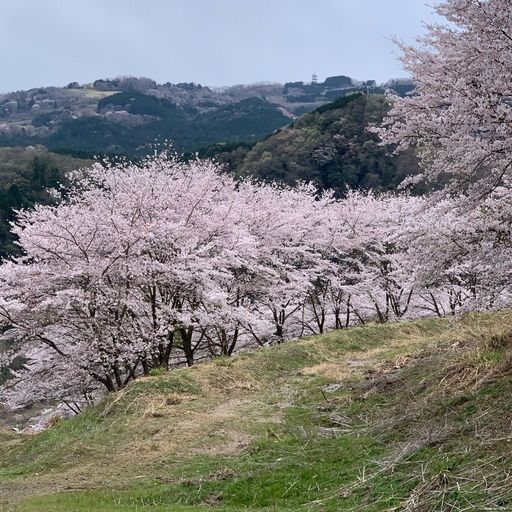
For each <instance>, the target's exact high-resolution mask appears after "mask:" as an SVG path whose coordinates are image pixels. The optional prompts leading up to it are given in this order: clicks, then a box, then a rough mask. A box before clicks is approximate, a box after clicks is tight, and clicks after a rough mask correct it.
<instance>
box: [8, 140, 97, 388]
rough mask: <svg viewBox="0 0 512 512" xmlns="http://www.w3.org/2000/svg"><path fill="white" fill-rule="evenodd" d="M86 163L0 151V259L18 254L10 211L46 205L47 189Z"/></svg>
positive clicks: (34, 151)
mask: <svg viewBox="0 0 512 512" xmlns="http://www.w3.org/2000/svg"><path fill="white" fill-rule="evenodd" d="M90 163H91V161H90V160H82V159H78V158H74V157H71V156H67V155H59V154H56V153H51V152H49V151H47V150H46V149H45V148H44V147H42V146H36V147H29V148H0V258H2V257H5V256H8V255H12V254H17V253H18V248H17V247H16V246H15V245H14V240H15V237H14V235H13V234H12V233H11V232H10V224H9V223H10V222H11V221H12V220H14V218H15V213H14V210H18V209H21V208H29V207H32V206H33V205H34V204H35V203H41V204H47V203H48V202H49V201H50V196H49V194H48V192H47V189H48V188H51V187H57V186H58V185H59V183H62V182H63V180H64V175H65V174H66V173H67V172H69V171H72V170H75V169H79V168H82V167H86V166H88V165H90ZM0 380H1V377H0Z"/></svg>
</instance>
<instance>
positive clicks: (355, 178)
mask: <svg viewBox="0 0 512 512" xmlns="http://www.w3.org/2000/svg"><path fill="white" fill-rule="evenodd" d="M388 109H389V104H388V102H387V100H386V97H385V96H384V95H369V96H367V95H362V94H353V95H350V96H345V97H342V98H339V99H337V100H336V101H334V102H332V103H329V104H327V105H323V106H322V107H320V108H318V109H317V110H315V111H314V112H311V113H309V114H305V115H303V116H301V117H300V118H299V119H297V120H296V121H295V122H294V123H292V124H290V126H287V127H285V128H282V129H281V130H279V131H277V133H275V134H272V135H270V136H268V137H267V138H266V139H264V140H263V141H261V142H258V143H257V144H255V145H254V146H252V147H251V146H247V145H245V146H238V147H235V148H233V147H229V146H228V147H227V148H225V149H224V150H223V148H222V146H215V147H213V148H211V149H210V151H209V152H205V153H204V156H215V157H216V158H217V159H218V160H220V161H221V162H223V163H225V164H226V165H227V167H228V168H229V169H230V170H231V171H233V172H235V173H237V174H238V175H240V176H244V177H245V176H254V177H256V178H259V179H262V180H267V181H271V180H278V181H281V182H285V183H288V184H289V185H293V184H295V183H297V182H298V181H306V182H309V181H313V182H315V183H316V184H317V185H318V186H319V187H320V188H322V189H326V188H329V189H334V190H337V191H339V192H340V193H343V192H344V191H345V190H346V188H347V187H351V188H358V187H362V188H365V189H384V190H389V189H396V188H397V187H398V185H400V183H401V182H402V181H403V179H404V178H405V177H406V176H408V175H410V174H416V173H417V172H418V163H417V160H416V158H415V156H414V153H413V152H412V151H408V152H405V153H402V154H400V155H398V156H396V155H392V154H391V153H392V151H391V150H390V148H386V147H382V146H381V145H380V144H379V140H378V137H377V136H376V135H375V134H373V133H371V132H370V131H369V130H368V128H369V127H370V126H372V125H377V124H379V123H380V122H381V121H382V119H383V117H384V116H385V114H386V113H387V111H388Z"/></svg>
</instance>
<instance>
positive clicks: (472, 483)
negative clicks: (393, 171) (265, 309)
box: [0, 312, 512, 512]
mask: <svg viewBox="0 0 512 512" xmlns="http://www.w3.org/2000/svg"><path fill="white" fill-rule="evenodd" d="M511 354H512V313H511V312H502V313H498V314H493V315H470V316H467V317H465V318H463V319H462V320H460V321H459V322H457V323H454V324H450V323H449V322H448V321H446V320H425V321H420V322H413V323H403V324H393V325H386V326H374V325H371V326H365V327H362V328H354V329H350V330H347V331H338V332H333V333H330V334H328V335H324V336H317V337H314V338H309V339H305V340H302V341H300V342H297V343H289V344H286V345H283V346H280V347H275V348H271V349H262V350H258V351H256V352H254V353H250V354H249V353H247V354H241V355H239V356H237V357H235V358H232V359H218V360H216V361H213V362H211V363H208V364H203V365H198V366H197V367H195V368H191V369H182V370H178V371H175V372H172V373H170V374H166V375H161V376H156V377H151V378H147V379H141V380H139V381H138V382H136V383H134V384H133V385H131V386H129V388H128V389H127V390H126V391H125V392H123V393H119V394H117V395H115V396H111V397H108V399H107V400H105V401H104V402H103V403H102V404H100V405H99V406H97V407H96V408H93V409H90V410H88V411H87V412H85V413H84V414H82V415H81V416H79V417H77V418H75V419H73V420H71V421H65V422H61V423H59V424H57V425H55V426H54V427H52V428H50V429H49V430H48V431H46V432H44V433H42V434H39V435H37V436H32V437H15V436H13V435H11V434H9V433H6V432H4V433H0V510H2V511H7V510H19V511H27V512H29V511H38V512H45V511H61V510H66V511H136V510H138V511H143V510H149V511H153V512H154V511H164V510H166V511H168V510H176V511H180V510H187V511H202V510H207V509H212V510H224V511H239V510H253V511H256V510H258V511H264V510H265V511H292V510H293V511H297V510H302V511H310V510H319V511H335V510H368V511H377V510H419V511H429V510H446V511H448V510H450V511H454V510H511V509H512V478H511V476H510V471H509V468H510V467H511V464H512V429H511V424H510V416H509V411H510V406H511V405H512V386H511V380H512V377H511V376H512V357H511ZM333 384H335V385H333Z"/></svg>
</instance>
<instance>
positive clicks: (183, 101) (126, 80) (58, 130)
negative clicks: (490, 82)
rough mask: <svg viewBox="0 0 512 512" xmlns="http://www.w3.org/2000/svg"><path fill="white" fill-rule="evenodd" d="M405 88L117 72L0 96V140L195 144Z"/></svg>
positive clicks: (263, 131)
mask: <svg viewBox="0 0 512 512" xmlns="http://www.w3.org/2000/svg"><path fill="white" fill-rule="evenodd" d="M386 88H392V89H394V90H395V91H397V92H399V93H401V94H403V93H405V92H407V91H408V90H411V89H412V88H413V86H412V84H411V83H410V82H409V81H390V82H388V83H386V84H383V85H377V84H376V83H375V81H372V80H369V81H366V82H360V81H356V80H353V79H352V78H350V77H346V76H343V75H340V76H334V77H328V78H327V79H326V80H325V81H324V82H321V83H317V82H316V81H313V82H311V83H305V82H288V83H286V84H278V83H259V84H250V85H237V86H232V87H223V88H209V87H204V86H201V85H197V84H192V83H179V84H171V83H165V84H157V83H156V82H155V81H153V80H151V79H149V78H137V77H121V78H116V79H113V80H96V81H95V82H94V83H92V84H83V85H81V84H78V83H77V82H72V83H70V84H68V85H67V86H66V87H63V88H59V87H44V88H36V89H31V90H28V91H17V92H12V93H7V94H3V95H0V146H16V145H20V146H26V145H34V144H43V145H44V146H46V147H47V148H49V149H52V150H61V151H62V150H65V151H68V152H74V153H80V152H81V153H86V154H87V153H89V154H93V153H116V154H129V155H134V154H144V153H147V152H148V145H149V144H153V143H154V142H155V140H160V141H163V140H169V139H171V140H173V142H174V144H175V146H176V148H177V149H178V150H183V151H194V150H197V149H199V148H201V147H206V146H208V145H210V144H215V143H219V142H222V143H229V142H240V141H248V142H255V141H258V140H260V139H262V138H263V137H265V136H266V135H268V134H270V133H272V132H273V131H274V130H276V129H278V128H281V127H283V126H285V125H287V124H289V123H290V122H291V121H292V120H293V119H295V118H296V116H297V115H300V114H303V113H305V112H310V111H312V110H315V109H316V108H318V107H319V106H321V105H323V104H326V103H328V102H330V101H333V100H334V99H336V98H338V97H341V96H345V95H346V94H348V93H353V92H357V91H362V92H365V93H367V94H375V93H382V92H384V90H385V89H386Z"/></svg>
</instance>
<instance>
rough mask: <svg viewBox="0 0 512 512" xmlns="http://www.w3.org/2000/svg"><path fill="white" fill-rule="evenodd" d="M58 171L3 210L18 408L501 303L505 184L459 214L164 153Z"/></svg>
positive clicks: (1, 300) (443, 206)
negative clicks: (10, 218)
mask: <svg viewBox="0 0 512 512" xmlns="http://www.w3.org/2000/svg"><path fill="white" fill-rule="evenodd" d="M74 179H75V185H74V186H73V187H71V190H70V191H68V193H67V196H66V197H63V198H62V199H61V201H60V202H59V203H58V205H57V206H38V207H36V208H35V209H34V210H31V211H24V212H21V213H20V214H19V218H18V221H17V223H16V226H15V227H14V232H15V233H16V235H17V236H18V237H19V243H20V245H21V247H22V248H23V251H24V253H25V255H24V256H23V257H21V258H19V259H16V260H14V261H9V262H5V263H4V264H3V265H2V266H1V267H0V293H1V295H0V317H1V319H2V321H3V323H4V325H5V326H6V327H7V328H8V330H7V332H6V333H5V335H6V336H7V337H8V338H9V339H10V340H11V341H12V343H13V344H12V347H13V350H14V351H15V353H17V354H21V355H23V356H24V357H27V358H28V362H27V364H26V366H25V369H23V370H22V371H20V372H19V373H18V374H17V375H16V377H15V379H13V380H11V381H9V382H8V386H7V395H8V396H10V397H11V398H12V400H13V401H15V402H16V403H19V404H23V403H27V402H29V401H33V400H34V399H36V398H41V399H43V398H44V399H48V398H54V399H61V400H67V401H68V402H69V403H71V402H73V403H75V407H79V402H80V401H81V400H87V399H88V397H92V396H93V395H94V394H95V390H97V389H98V388H104V389H106V390H109V391H114V390H116V389H120V388H122V387H124V386H126V384H127V383H128V382H129V381H130V380H132V379H134V378H137V377H138V376H140V375H143V374H148V373H149V372H150V371H151V370H153V369H155V368H165V369H168V368H170V367H172V366H175V365H179V364H188V365H192V364H193V363H194V362H195V361H197V360H201V359H203V358H206V357H211V356H215V355H231V354H232V353H233V352H235V351H236V350H238V349H241V348H244V347H250V346H258V345H263V344H266V343H268V342H277V343H278V342H280V341H281V340H284V339H289V338H294V337H297V336H300V335H307V334H315V333H322V332H324V331H326V330H328V329H334V328H343V327H347V326H349V325H353V324H356V323H365V322H368V321H377V322H386V321H388V320H396V319H402V318H414V317H418V316H422V315H425V314H436V315H439V316H442V315H445V314H453V313H455V312H456V311H457V310H458V309H460V308H463V307H484V308H488V307H500V306H502V305H504V304H506V303H508V300H509V293H510V288H509V287H508V278H509V276H508V275H505V274H504V273H503V271H502V269H501V268H500V265H499V264H496V263H497V262H499V261H500V260H502V261H503V260H505V261H510V256H511V254H510V242H511V235H510V232H506V231H504V230H502V229H501V228H500V226H502V225H505V224H504V222H507V223H510V219H511V216H512V209H511V208H510V201H508V192H509V189H508V188H505V187H503V188H497V189H496V190H495V191H494V192H493V193H492V194H491V195H489V196H488V198H487V199H486V200H485V201H484V202H483V203H482V204H481V205H480V207H478V208H475V209H473V210H472V211H471V212H470V213H469V214H467V215H460V212H459V210H458V209H457V204H456V202H457V201H458V200H459V198H453V199H450V198H446V199H445V200H443V201H442V202H437V203H435V204H434V205H432V204H431V203H430V201H429V199H428V198H417V197H411V196H408V195H384V196H376V195H373V194H363V193H358V192H349V193H348V194H347V196H346V197H345V198H343V199H335V198H334V197H333V195H332V194H330V193H326V194H319V193H318V191H317V190H316V189H315V188H314V187H312V186H310V185H302V186H298V187H295V188H287V187H281V186H278V185H272V184H259V183H254V182H251V181H244V182H236V181H235V180H234V179H232V178H231V177H229V176H227V175H225V174H223V173H222V172H221V169H219V168H218V167H217V166H216V165H215V164H214V163H212V162H208V161H194V162H189V163H183V162H180V161H179V160H178V159H177V158H176V157H174V156H172V155H171V156H170V155H161V156H159V157H156V158H152V159H148V160H147V161H146V162H144V163H143V164H142V165H133V164H126V165H122V164H121V165H107V166H105V165H100V164H96V165H95V166H93V167H92V168H91V169H89V170H87V171H84V172H81V173H77V174H76V175H75V176H74ZM12 355H13V354H12V353H11V354H10V356H12Z"/></svg>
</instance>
